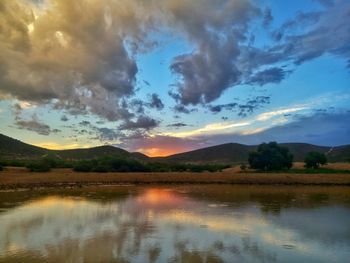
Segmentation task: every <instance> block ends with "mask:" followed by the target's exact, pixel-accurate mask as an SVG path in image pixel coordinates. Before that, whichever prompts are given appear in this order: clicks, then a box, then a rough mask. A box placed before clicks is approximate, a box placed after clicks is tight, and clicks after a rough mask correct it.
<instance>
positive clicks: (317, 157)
mask: <svg viewBox="0 0 350 263" xmlns="http://www.w3.org/2000/svg"><path fill="white" fill-rule="evenodd" d="M304 162H305V167H306V168H313V169H318V168H319V167H320V166H321V165H325V164H327V157H326V155H324V154H323V153H319V152H309V153H308V154H307V155H306V156H305V160H304Z"/></svg>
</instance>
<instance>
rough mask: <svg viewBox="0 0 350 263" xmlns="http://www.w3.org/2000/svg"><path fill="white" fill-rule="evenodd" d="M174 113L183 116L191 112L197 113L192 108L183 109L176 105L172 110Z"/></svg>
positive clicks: (182, 106)
mask: <svg viewBox="0 0 350 263" xmlns="http://www.w3.org/2000/svg"><path fill="white" fill-rule="evenodd" d="M173 110H174V112H176V113H184V114H190V113H192V112H195V111H197V109H195V108H193V109H188V108H187V107H185V106H184V105H181V104H177V105H175V107H174V108H173Z"/></svg>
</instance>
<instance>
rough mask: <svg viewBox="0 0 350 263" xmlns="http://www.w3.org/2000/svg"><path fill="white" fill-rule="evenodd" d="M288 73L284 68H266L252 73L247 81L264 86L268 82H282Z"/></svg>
mask: <svg viewBox="0 0 350 263" xmlns="http://www.w3.org/2000/svg"><path fill="white" fill-rule="evenodd" d="M286 73H287V72H286V71H285V70H284V69H282V68H277V67H274V68H269V69H265V70H262V71H259V72H256V73H255V74H254V75H252V76H251V77H250V78H249V79H248V80H247V83H248V84H251V85H255V84H256V85H259V86H263V85H265V84H267V83H280V82H281V81H282V80H283V79H284V78H285V75H286Z"/></svg>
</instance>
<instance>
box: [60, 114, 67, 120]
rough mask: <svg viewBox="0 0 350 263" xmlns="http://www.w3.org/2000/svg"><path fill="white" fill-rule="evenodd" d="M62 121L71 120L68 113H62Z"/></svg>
mask: <svg viewBox="0 0 350 263" xmlns="http://www.w3.org/2000/svg"><path fill="white" fill-rule="evenodd" d="M61 121H69V119H68V117H67V116H66V115H62V117H61Z"/></svg>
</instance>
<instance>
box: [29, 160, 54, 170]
mask: <svg viewBox="0 0 350 263" xmlns="http://www.w3.org/2000/svg"><path fill="white" fill-rule="evenodd" d="M26 168H27V169H29V171H31V172H48V171H50V170H51V167H50V165H49V164H48V163H45V162H43V161H34V162H30V163H28V164H27V165H26Z"/></svg>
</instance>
